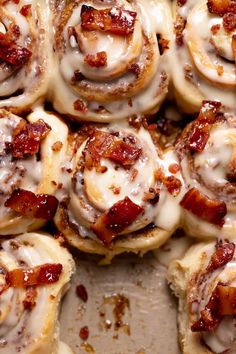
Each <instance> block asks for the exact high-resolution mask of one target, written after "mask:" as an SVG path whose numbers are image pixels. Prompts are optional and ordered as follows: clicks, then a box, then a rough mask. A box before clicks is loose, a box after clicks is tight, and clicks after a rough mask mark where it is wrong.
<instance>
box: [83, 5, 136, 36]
mask: <svg viewBox="0 0 236 354" xmlns="http://www.w3.org/2000/svg"><path fill="white" fill-rule="evenodd" d="M80 16H81V27H82V29H83V30H87V31H94V30H97V31H103V32H107V33H112V34H116V35H120V36H126V35H129V34H131V33H133V31H134V23H135V19H136V16H137V13H136V12H133V11H128V10H122V9H120V8H115V7H113V8H109V9H104V10H97V9H95V8H93V7H92V6H87V5H82V8H81V14H80Z"/></svg>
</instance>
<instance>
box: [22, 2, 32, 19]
mask: <svg viewBox="0 0 236 354" xmlns="http://www.w3.org/2000/svg"><path fill="white" fill-rule="evenodd" d="M20 13H21V15H22V16H25V17H28V16H31V15H32V11H31V5H30V4H28V5H24V6H22V8H21V9H20Z"/></svg>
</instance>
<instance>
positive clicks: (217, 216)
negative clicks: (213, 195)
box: [180, 188, 227, 227]
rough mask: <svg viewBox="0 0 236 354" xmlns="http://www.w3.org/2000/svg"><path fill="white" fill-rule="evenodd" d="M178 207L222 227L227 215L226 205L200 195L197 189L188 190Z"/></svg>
mask: <svg viewBox="0 0 236 354" xmlns="http://www.w3.org/2000/svg"><path fill="white" fill-rule="evenodd" d="M180 205H181V206H182V207H183V208H184V209H186V210H188V211H189V212H191V213H192V214H194V215H196V216H198V217H199V218H201V219H203V220H206V221H208V222H210V223H211V224H215V225H217V226H220V227H222V226H223V225H224V222H225V221H224V217H225V215H226V214H227V208H226V204H225V203H224V202H222V201H219V200H213V199H210V198H208V197H207V196H206V195H204V194H202V193H201V192H200V191H199V190H198V189H196V188H192V189H190V190H189V191H188V192H187V193H186V194H185V195H184V197H183V199H182V200H181V202H180Z"/></svg>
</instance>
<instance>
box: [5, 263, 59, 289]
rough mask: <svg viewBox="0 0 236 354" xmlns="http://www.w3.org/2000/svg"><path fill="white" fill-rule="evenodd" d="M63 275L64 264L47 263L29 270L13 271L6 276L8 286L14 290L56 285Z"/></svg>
mask: <svg viewBox="0 0 236 354" xmlns="http://www.w3.org/2000/svg"><path fill="white" fill-rule="evenodd" d="M61 273H62V264H60V263H45V264H42V265H40V266H36V267H34V268H29V269H13V270H11V271H10V272H8V273H7V274H6V276H5V279H6V284H7V285H8V286H9V287H13V288H26V287H28V286H40V285H48V284H53V283H56V282H57V281H58V280H59V278H60V275H61Z"/></svg>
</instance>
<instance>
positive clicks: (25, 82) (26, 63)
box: [0, 0, 51, 113]
mask: <svg viewBox="0 0 236 354" xmlns="http://www.w3.org/2000/svg"><path fill="white" fill-rule="evenodd" d="M47 13H48V10H47V5H46V3H45V2H44V1H40V0H39V1H34V0H32V1H23V0H20V1H4V0H1V1H0V107H4V108H8V109H11V110H12V111H13V112H14V113H19V112H21V111H25V110H27V109H29V107H30V105H31V104H33V103H34V102H35V101H36V100H37V99H38V98H40V97H44V96H45V95H46V90H47V83H48V80H49V76H50V69H49V67H50V55H51V54H50V53H51V49H50V48H49V36H48V26H49V21H48V17H47Z"/></svg>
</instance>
